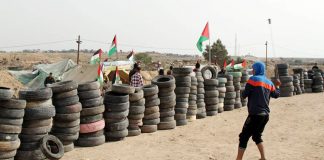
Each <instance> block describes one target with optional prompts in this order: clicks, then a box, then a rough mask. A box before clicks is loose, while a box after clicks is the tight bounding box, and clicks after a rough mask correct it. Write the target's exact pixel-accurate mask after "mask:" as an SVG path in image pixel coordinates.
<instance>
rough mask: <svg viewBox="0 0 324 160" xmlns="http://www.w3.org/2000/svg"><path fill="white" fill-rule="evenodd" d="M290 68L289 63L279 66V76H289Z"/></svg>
mask: <svg viewBox="0 0 324 160" xmlns="http://www.w3.org/2000/svg"><path fill="white" fill-rule="evenodd" d="M288 67H289V65H288V64H287V63H283V64H277V69H278V75H279V77H280V76H289V74H288Z"/></svg>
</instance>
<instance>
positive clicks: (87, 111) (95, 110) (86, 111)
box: [80, 105, 105, 117]
mask: <svg viewBox="0 0 324 160" xmlns="http://www.w3.org/2000/svg"><path fill="white" fill-rule="evenodd" d="M104 111H105V106H104V105H101V106H97V107H91V108H83V109H82V111H81V112H80V116H81V117H83V116H93V115H97V114H101V113H103V112H104Z"/></svg>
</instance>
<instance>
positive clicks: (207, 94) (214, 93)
mask: <svg viewBox="0 0 324 160" xmlns="http://www.w3.org/2000/svg"><path fill="white" fill-rule="evenodd" d="M218 96H219V92H218V90H214V91H205V98H212V97H218ZM205 101H206V100H205Z"/></svg>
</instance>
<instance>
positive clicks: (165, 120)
mask: <svg viewBox="0 0 324 160" xmlns="http://www.w3.org/2000/svg"><path fill="white" fill-rule="evenodd" d="M152 83H153V84H155V85H157V86H158V88H159V94H158V96H159V99H160V105H159V110H160V123H159V124H158V129H159V130H169V129H174V128H175V127H176V121H175V120H174V115H175V112H174V106H175V105H176V95H175V93H174V89H175V79H174V77H173V76H157V77H155V78H154V79H153V80H152Z"/></svg>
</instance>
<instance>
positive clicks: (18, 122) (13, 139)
mask: <svg viewBox="0 0 324 160" xmlns="http://www.w3.org/2000/svg"><path fill="white" fill-rule="evenodd" d="M13 94H14V91H13V90H11V89H10V88H5V87H0V159H13V158H14V157H15V155H16V153H17V149H18V147H19V145H20V139H19V138H18V135H19V134H20V133H21V128H22V123H23V117H24V113H25V111H24V109H25V107H26V101H25V100H19V99H12V97H13Z"/></svg>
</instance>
